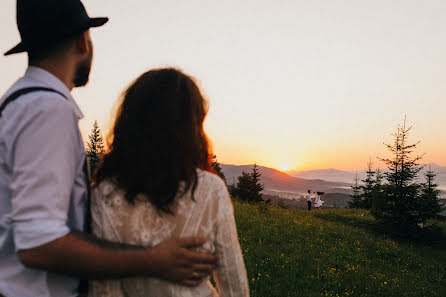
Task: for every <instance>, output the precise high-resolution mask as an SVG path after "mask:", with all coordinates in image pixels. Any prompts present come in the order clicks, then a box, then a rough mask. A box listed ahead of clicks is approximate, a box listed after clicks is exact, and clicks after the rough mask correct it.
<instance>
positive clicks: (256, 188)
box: [251, 164, 264, 202]
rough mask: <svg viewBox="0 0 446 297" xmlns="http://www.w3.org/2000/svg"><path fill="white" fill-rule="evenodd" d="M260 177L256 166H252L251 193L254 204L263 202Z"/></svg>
mask: <svg viewBox="0 0 446 297" xmlns="http://www.w3.org/2000/svg"><path fill="white" fill-rule="evenodd" d="M260 176H261V174H260V173H259V171H258V169H257V164H254V166H252V172H251V179H252V181H251V182H252V193H253V201H254V202H260V201H263V194H262V191H263V188H264V186H263V185H262V184H261V183H260Z"/></svg>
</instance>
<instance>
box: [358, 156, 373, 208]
mask: <svg viewBox="0 0 446 297" xmlns="http://www.w3.org/2000/svg"><path fill="white" fill-rule="evenodd" d="M372 165H373V163H372V158H370V160H369V162H368V163H367V171H366V174H367V175H366V178H365V179H364V180H362V182H363V184H364V185H363V186H361V190H362V194H361V200H362V201H361V202H362V205H361V208H365V209H370V208H371V207H372V196H373V191H374V190H375V182H376V179H375V174H376V171H374V170H373V169H372Z"/></svg>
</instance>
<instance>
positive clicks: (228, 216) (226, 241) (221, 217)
mask: <svg viewBox="0 0 446 297" xmlns="http://www.w3.org/2000/svg"><path fill="white" fill-rule="evenodd" d="M194 198H195V201H193V200H192V199H191V195H190V193H187V194H186V195H185V196H184V197H182V198H180V199H177V200H176V202H175V204H174V206H173V208H172V210H173V212H174V215H169V214H164V213H160V212H158V211H157V210H156V208H155V207H154V206H153V205H152V204H150V203H148V202H147V200H146V199H144V197H137V199H136V201H135V203H134V204H129V203H128V202H127V201H126V200H125V198H124V192H123V191H122V190H120V189H118V188H117V187H116V186H115V185H114V184H113V183H111V182H110V181H104V182H102V183H101V184H99V185H98V186H97V187H95V188H94V189H93V190H92V200H91V212H92V229H93V233H94V234H95V235H96V236H98V237H100V238H104V239H107V240H110V241H114V242H121V243H129V244H134V245H142V246H145V247H153V246H156V245H157V244H159V243H160V242H162V241H163V240H166V239H169V238H172V237H183V236H203V237H205V238H207V242H206V243H205V245H204V246H203V248H202V249H204V250H205V251H208V252H210V253H216V254H217V256H218V261H219V263H218V268H217V270H216V271H215V272H214V278H215V280H216V284H217V289H218V293H217V291H216V290H215V289H214V288H213V286H212V285H211V283H210V282H209V280H208V281H205V282H203V283H201V284H200V285H199V286H197V287H194V288H191V287H186V286H181V285H177V284H174V283H171V282H168V281H165V280H162V279H157V278H148V277H145V278H143V277H139V278H126V279H120V280H103V281H93V282H91V283H90V290H89V296H90V297H99V296H100V297H105V296H106V297H139V296H144V297H147V296H154V297H176V296H178V297H179V296H181V297H201V296H203V297H211V296H212V297H216V296H224V297H247V296H249V289H248V281H247V277H246V269H245V265H244V262H243V257H242V253H241V250H240V245H239V242H238V236H237V229H236V224H235V219H234V211H233V207H232V203H231V200H230V197H229V193H228V191H227V188H226V185H225V184H224V182H223V181H222V180H221V179H220V178H219V177H218V176H216V175H214V174H211V173H209V172H205V171H201V170H198V184H197V188H196V191H195V194H194Z"/></svg>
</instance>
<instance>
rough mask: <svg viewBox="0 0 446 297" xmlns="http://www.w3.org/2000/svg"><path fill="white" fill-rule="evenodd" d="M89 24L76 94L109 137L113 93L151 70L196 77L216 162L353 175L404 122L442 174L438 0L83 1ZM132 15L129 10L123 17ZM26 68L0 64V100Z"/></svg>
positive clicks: (442, 42)
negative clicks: (86, 67) (105, 19)
mask: <svg viewBox="0 0 446 297" xmlns="http://www.w3.org/2000/svg"><path fill="white" fill-rule="evenodd" d="M83 3H84V5H85V7H86V8H87V11H88V13H89V15H90V16H93V17H94V16H109V17H110V21H109V23H108V24H106V25H105V26H104V27H103V28H98V29H93V30H91V35H92V39H93V44H94V52H95V57H94V61H93V67H92V73H91V76H90V83H89V84H88V86H87V87H85V88H80V89H76V90H74V91H73V97H74V98H75V99H76V101H77V103H78V104H79V106H80V107H81V109H82V111H83V112H84V114H85V118H84V119H83V120H82V121H81V122H80V128H81V131H82V136H83V138H84V140H86V139H87V137H88V134H89V133H90V130H91V128H92V125H93V122H94V120H97V121H98V123H99V126H100V128H101V130H102V132H103V136H104V138H105V136H106V132H107V131H108V129H109V127H110V124H111V123H112V120H113V119H112V118H111V115H112V112H113V107H114V104H115V102H116V100H117V98H118V97H119V94H120V93H121V92H122V91H123V90H124V88H125V87H126V86H127V85H128V84H129V83H130V82H131V81H132V80H133V79H134V78H136V77H137V76H138V75H140V74H141V73H143V72H144V71H146V70H148V69H150V68H158V67H164V66H174V67H178V68H180V69H182V70H183V71H184V72H185V73H187V74H190V75H192V76H193V77H195V78H196V80H197V82H198V85H199V86H200V88H201V90H202V92H203V94H205V97H206V98H207V99H208V101H209V105H210V109H209V113H208V117H207V119H206V122H205V128H206V132H207V134H208V136H209V138H210V140H211V142H212V144H213V145H212V147H213V149H214V153H215V154H216V155H217V159H218V161H219V162H221V163H224V164H234V165H238V164H253V163H257V164H259V165H262V166H265V167H270V168H274V169H277V170H279V171H285V172H286V171H290V170H299V171H303V170H321V169H327V168H335V169H339V170H343V171H355V170H361V169H362V168H365V167H366V164H367V161H368V160H369V158H370V157H372V160H375V164H376V165H377V166H379V167H383V165H382V164H381V165H379V162H378V160H377V159H376V157H386V156H388V153H387V151H386V148H385V146H384V145H383V143H390V142H391V140H392V137H391V133H393V132H394V131H395V129H396V127H397V125H398V124H400V123H401V122H402V120H403V119H404V116H405V115H407V119H408V124H409V125H412V126H413V127H414V130H413V132H412V133H411V140H412V142H416V141H418V140H420V141H421V143H420V145H419V148H418V150H417V152H418V153H420V154H423V153H426V157H425V158H424V159H423V160H422V162H423V163H436V164H438V165H439V166H446V154H444V152H445V151H446V138H445V137H441V135H444V127H446V117H445V116H444V113H445V111H446V100H445V99H446V34H445V33H446V32H445V30H446V19H445V18H444V13H443V12H444V11H446V3H445V2H444V1H441V0H433V1H430V2H429V3H421V2H419V1H406V0H395V1H392V2H391V3H389V2H388V1H384V0H378V1H376V0H368V1H361V3H358V2H351V1H346V0H334V1H330V2H329V3H326V2H324V1H320V0H317V1H311V2H307V1H294V2H290V1H286V0H280V1H275V2H274V3H270V2H262V1H261V2H259V1H246V2H243V3H239V2H238V1H235V0H230V1H227V2H225V3H217V2H213V1H206V2H203V1H199V0H192V1H188V2H187V3H183V2H175V1H172V0H167V1H164V2H146V1H141V0H129V1H126V2H125V3H124V2H122V1H117V0H108V1H105V0H96V1H92V0H84V1H83ZM129 8H131V9H129ZM0 25H1V28H2V29H1V32H2V39H1V40H0V50H1V52H2V53H3V52H5V51H6V50H8V49H9V48H11V47H12V46H14V45H15V44H17V43H18V42H19V41H20V37H19V33H18V30H17V27H16V23H15V1H6V2H5V1H4V2H2V9H1V10H0ZM25 69H26V55H25V54H21V55H13V56H10V57H4V56H1V57H0V93H1V94H3V93H4V92H5V91H6V90H7V89H8V88H9V86H10V85H11V84H12V83H13V82H14V81H15V80H16V79H17V78H18V77H20V76H21V75H22V74H23V73H24V71H25Z"/></svg>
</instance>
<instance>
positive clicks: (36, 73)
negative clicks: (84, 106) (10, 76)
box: [24, 66, 84, 119]
mask: <svg viewBox="0 0 446 297" xmlns="http://www.w3.org/2000/svg"><path fill="white" fill-rule="evenodd" d="M24 77H25V78H29V79H32V80H36V81H38V82H39V83H41V84H43V85H45V86H47V87H50V88H53V89H55V90H56V91H59V92H61V93H62V94H64V95H65V97H66V98H67V100H68V103H69V104H70V106H71V108H73V111H74V113H75V114H76V116H77V117H78V119H82V118H83V117H84V114H83V113H82V111H81V109H80V108H79V105H77V103H76V101H75V100H74V98H73V96H71V93H70V90H69V89H68V87H67V86H66V85H65V84H64V83H63V82H62V81H61V80H60V79H58V78H57V77H56V76H54V75H53V74H51V73H50V72H48V71H46V70H45V69H42V68H40V67H36V66H28V69H27V70H26V72H25V76H24Z"/></svg>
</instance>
